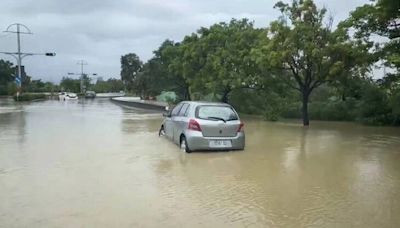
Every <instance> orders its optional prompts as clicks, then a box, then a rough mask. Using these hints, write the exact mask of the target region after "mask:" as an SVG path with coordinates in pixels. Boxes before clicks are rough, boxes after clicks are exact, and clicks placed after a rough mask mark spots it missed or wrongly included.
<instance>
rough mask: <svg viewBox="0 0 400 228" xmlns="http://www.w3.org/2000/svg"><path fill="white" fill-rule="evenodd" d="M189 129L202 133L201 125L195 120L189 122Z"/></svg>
mask: <svg viewBox="0 0 400 228" xmlns="http://www.w3.org/2000/svg"><path fill="white" fill-rule="evenodd" d="M188 129H189V130H193V131H201V128H200V124H199V123H198V122H197V121H196V120H194V119H190V120H189V126H188Z"/></svg>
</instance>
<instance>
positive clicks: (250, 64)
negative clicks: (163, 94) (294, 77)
mask: <svg viewBox="0 0 400 228" xmlns="http://www.w3.org/2000/svg"><path fill="white" fill-rule="evenodd" d="M263 32H264V30H263V29H255V28H254V27H253V23H252V22H249V21H248V20H247V19H242V20H236V19H232V20H231V21H230V22H229V23H224V22H222V23H218V24H214V25H212V26H211V27H209V28H201V29H199V30H198V31H197V33H194V34H192V35H190V36H186V37H185V39H184V40H183V42H182V43H181V44H180V45H179V47H180V48H179V50H178V51H177V52H176V54H177V55H178V56H179V58H177V59H176V61H175V62H174V63H173V64H172V66H171V68H172V69H174V70H175V72H177V74H179V75H182V77H183V78H184V79H185V80H184V81H185V82H187V83H188V84H189V85H190V90H191V92H192V93H193V92H196V91H197V92H200V93H202V94H203V95H205V94H207V93H213V94H218V95H220V97H221V101H223V102H228V98H229V94H230V93H231V92H232V91H233V90H234V89H237V88H248V87H250V86H251V85H253V84H254V79H255V78H257V77H258V74H259V71H257V70H258V69H259V68H258V67H257V66H256V62H255V61H254V59H253V58H252V57H251V50H252V48H254V47H256V45H257V44H258V42H259V39H261V38H262V36H264V37H267V36H266V35H267V34H266V33H263Z"/></svg>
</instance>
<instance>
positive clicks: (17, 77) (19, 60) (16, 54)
mask: <svg viewBox="0 0 400 228" xmlns="http://www.w3.org/2000/svg"><path fill="white" fill-rule="evenodd" d="M13 27H16V30H12V28H13ZM21 28H22V29H23V30H24V31H22V30H21ZM3 32H7V33H16V34H17V52H0V53H2V54H7V55H11V56H13V57H14V58H15V59H16V60H17V69H18V71H17V75H15V83H16V84H17V88H18V91H17V99H18V96H19V93H20V92H21V85H22V72H21V65H22V59H23V58H25V57H26V56H32V55H45V56H55V55H56V53H23V52H21V36H20V35H21V34H29V35H32V34H33V33H32V32H31V30H30V29H29V28H28V27H27V26H26V25H23V24H20V23H14V24H11V25H9V26H8V27H7V29H6V30H5V31H3Z"/></svg>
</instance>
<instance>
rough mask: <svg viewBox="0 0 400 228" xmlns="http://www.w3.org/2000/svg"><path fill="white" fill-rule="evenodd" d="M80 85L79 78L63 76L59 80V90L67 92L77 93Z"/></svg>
mask: <svg viewBox="0 0 400 228" xmlns="http://www.w3.org/2000/svg"><path fill="white" fill-rule="evenodd" d="M80 86H81V81H80V80H79V79H73V78H69V77H63V78H62V79H61V82H60V87H61V90H64V91H67V92H74V93H79V92H80V90H81V88H80Z"/></svg>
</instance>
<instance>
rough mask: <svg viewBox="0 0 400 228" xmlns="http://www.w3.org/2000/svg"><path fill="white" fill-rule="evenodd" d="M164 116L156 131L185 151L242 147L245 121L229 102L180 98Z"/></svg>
mask: <svg viewBox="0 0 400 228" xmlns="http://www.w3.org/2000/svg"><path fill="white" fill-rule="evenodd" d="M164 117H165V119H164V120H163V122H162V124H161V127H160V130H159V135H160V136H166V137H167V138H169V139H171V140H172V141H173V142H175V143H176V144H178V145H180V147H181V149H182V150H184V151H185V152H187V153H190V152H192V151H195V150H243V149H244V146H245V134H244V128H243V127H244V124H243V122H242V121H241V120H240V119H239V115H238V114H237V112H236V111H235V109H234V108H233V107H232V106H230V105H229V104H225V103H210V102H193V101H183V102H181V103H179V104H178V105H177V106H175V108H173V109H172V111H170V112H168V113H166V114H164Z"/></svg>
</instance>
